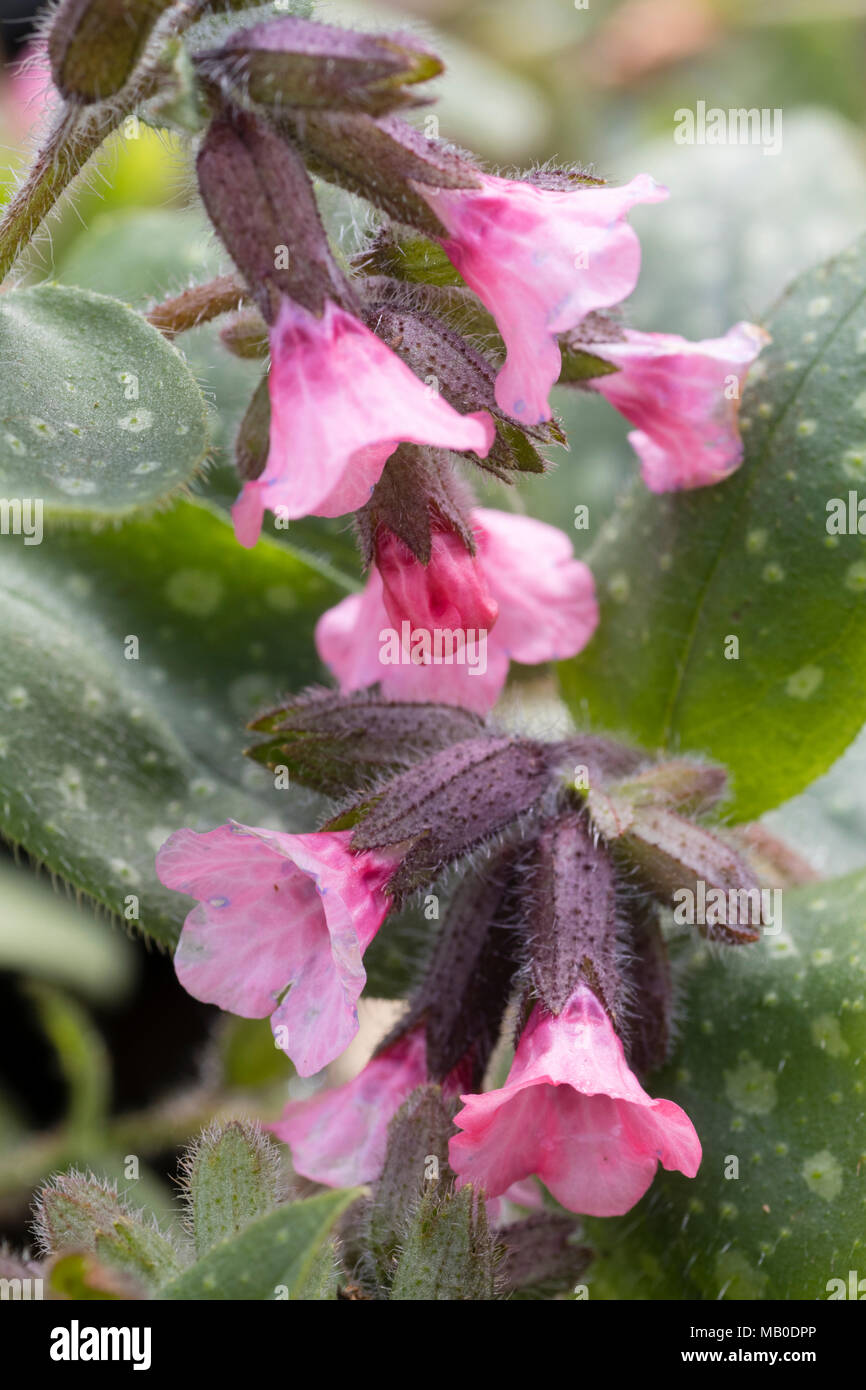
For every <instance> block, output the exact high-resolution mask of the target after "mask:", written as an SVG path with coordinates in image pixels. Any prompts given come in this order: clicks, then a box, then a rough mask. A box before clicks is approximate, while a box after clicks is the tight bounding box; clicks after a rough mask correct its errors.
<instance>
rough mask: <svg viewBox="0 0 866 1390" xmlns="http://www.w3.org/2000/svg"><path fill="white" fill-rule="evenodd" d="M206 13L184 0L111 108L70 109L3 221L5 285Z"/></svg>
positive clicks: (1, 273)
mask: <svg viewBox="0 0 866 1390" xmlns="http://www.w3.org/2000/svg"><path fill="white" fill-rule="evenodd" d="M205 8H206V0H185V3H183V4H179V5H177V6H175V8H174V9H172V10H169V12H168V14H167V15H166V16H165V17H164V19H163V21H162V23H160V24H159V25H157V27H156V29H155V30H154V37H153V40H152V41H151V45H150V48H149V53H150V56H149V57H147V58H145V60H144V61H143V62H142V64H141V66H140V67H139V68H138V70H137V71H136V72H135V73H134V74H133V76H132V77H131V78H130V80H129V82H127V84H126V86H125V87H124V88H123V90H122V91H120V92H118V93H117V95H116V96H115V97H113V98H112V100H111V101H110V102H109V101H106V102H97V103H94V104H93V105H90V106H83V107H76V106H73V105H70V106H66V107H64V108H63V110H62V111H61V112H60V113H59V115H58V117H57V120H56V121H55V124H54V126H53V128H52V130H51V131H50V132H49V134H48V136H47V138H46V141H45V144H44V145H43V147H42V149H40V151H39V152H38V154H37V156H36V159H35V160H34V162H33V165H32V167H31V168H30V170H29V172H28V173H27V175H26V176H25V178H24V181H23V183H22V184H21V185H20V187H19V188H18V190H17V191H16V192H15V193H14V194H13V196H12V199H11V200H10V202H9V204H8V206H7V208H6V212H5V214H4V216H3V218H2V221H0V282H2V281H3V280H4V279H5V277H6V276H7V274H8V273H9V271H10V270H11V269H12V266H13V265H14V264H15V261H16V260H17V259H18V256H19V255H20V254H21V252H22V251H23V250H24V248H25V247H26V246H27V245H29V243H30V242H31V241H32V239H33V236H34V234H35V232H36V231H37V230H38V228H39V227H40V225H41V224H42V223H43V222H44V221H45V218H46V217H47V216H48V214H49V213H50V212H51V210H52V208H53V207H55V205H56V204H57V201H58V199H59V198H60V196H61V195H62V194H63V193H64V192H65V190H66V189H67V188H68V187H69V185H70V184H71V183H72V180H73V179H74V178H76V177H77V175H78V174H80V173H81V170H82V169H83V168H84V166H85V164H87V162H88V160H89V159H90V158H91V157H92V156H93V155H94V154H95V153H96V151H97V150H98V149H99V147H100V145H101V144H102V142H103V140H105V139H106V137H107V136H108V135H110V134H111V133H112V131H114V130H116V129H117V127H118V126H119V125H120V124H121V123H122V122H123V121H124V120H125V118H126V117H127V116H128V115H129V114H130V113H131V112H133V111H134V110H135V109H136V108H137V107H139V106H140V105H141V104H142V102H145V101H148V100H149V99H150V98H151V97H153V96H155V95H156V93H157V92H158V91H159V89H160V87H161V86H162V84H163V82H164V81H165V79H166V76H167V75H168V72H169V68H167V67H166V65H165V62H164V52H165V46H166V44H168V43H169V42H170V41H171V40H172V39H175V38H177V37H178V35H180V34H181V33H183V31H184V30H185V29H188V28H189V26H190V25H191V24H194V23H195V21H196V20H197V19H200V18H201V16H202V14H203V13H204V11H205Z"/></svg>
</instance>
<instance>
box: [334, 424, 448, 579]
mask: <svg viewBox="0 0 866 1390" xmlns="http://www.w3.org/2000/svg"><path fill="white" fill-rule="evenodd" d="M472 502H473V499H472V494H471V493H470V491H469V489H468V488H467V487H465V486H464V485H463V483H462V481H461V479H460V478H459V477H458V476H457V473H456V472H455V470H454V468H453V467H452V464H451V461H450V458H449V456H448V454H447V453H446V451H445V450H444V449H431V448H425V447H423V446H421V445H416V444H401V445H400V446H399V448H398V449H396V450H395V452H394V453H393V454H392V455H391V457H390V458H389V459H388V462H387V463H386V464H385V467H384V469H383V470H382V476H381V477H380V479H379V481H378V483H377V484H376V486H375V488H374V489H373V494H372V496H371V498H370V501H369V502H368V503H367V505H366V506H365V507H362V508H361V510H360V511H359V512H358V513H357V514H356V517H355V524H356V530H357V536H358V542H359V545H360V547H361V555H362V557H363V561H364V566H365V568H369V567H370V566H371V565H372V564H373V562H374V560H376V558H377V549H378V546H377V537H379V536H380V535H382V533H383V532H388V533H390V534H391V535H392V536H397V537H399V539H400V541H402V543H403V545H404V546H406V547H407V548H408V550H409V551H410V552H411V554H412V555H413V556H414V557H415V559H416V560H418V561H420V563H421V564H422V565H429V564H430V559H431V556H432V553H433V528H434V526H436V527H438V528H439V529H445V530H448V531H452V532H454V534H455V535H456V536H459V537H460V538H461V539H462V541H463V544H464V546H465V548H466V549H467V550H468V551H469V552H470V553H471V554H474V553H475V539H474V534H473V530H472V522H471V519H470V511H471V508H472Z"/></svg>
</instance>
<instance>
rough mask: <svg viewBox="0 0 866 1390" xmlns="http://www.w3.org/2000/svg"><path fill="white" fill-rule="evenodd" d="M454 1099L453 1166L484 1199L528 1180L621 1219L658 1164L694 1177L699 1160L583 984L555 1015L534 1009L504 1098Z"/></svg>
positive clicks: (684, 1129) (691, 1136)
mask: <svg viewBox="0 0 866 1390" xmlns="http://www.w3.org/2000/svg"><path fill="white" fill-rule="evenodd" d="M461 1099H462V1100H463V1101H464V1102H465V1105H464V1108H463V1109H462V1110H461V1111H459V1112H458V1114H457V1116H456V1118H455V1124H456V1125H457V1126H458V1128H459V1129H461V1130H462V1131H463V1132H462V1133H461V1134H458V1135H456V1136H455V1137H454V1138H453V1139H452V1140H451V1144H450V1147H449V1158H450V1162H451V1166H452V1168H453V1169H454V1171H455V1172H456V1173H457V1174H458V1176H459V1178H460V1179H461V1181H462V1182H472V1183H475V1184H476V1185H477V1186H478V1187H479V1188H482V1189H483V1190H484V1192H485V1194H486V1195H487V1196H488V1197H495V1196H497V1195H498V1194H499V1193H502V1192H505V1191H506V1190H507V1189H508V1188H509V1187H510V1186H511V1185H512V1184H513V1183H515V1182H518V1181H519V1180H520V1179H521V1178H525V1177H527V1176H528V1175H529V1174H531V1173H535V1174H537V1176H538V1177H539V1178H540V1179H541V1181H542V1182H543V1183H545V1184H546V1186H547V1187H548V1188H549V1189H550V1191H551V1192H552V1193H553V1195H554V1197H556V1199H557V1201H559V1202H561V1203H562V1205H563V1206H565V1207H568V1208H569V1210H571V1211H574V1212H580V1213H582V1214H584V1215H586V1216H621V1215H623V1213H624V1212H627V1211H628V1210H629V1209H630V1208H631V1207H633V1206H634V1204H635V1202H638V1201H639V1200H640V1198H641V1197H642V1196H643V1195H644V1193H645V1192H646V1191H647V1189H648V1187H649V1186H650V1183H651V1182H652V1180H653V1178H654V1176H655V1173H656V1169H657V1167H658V1164H659V1163H661V1164H662V1165H663V1166H664V1167H665V1168H668V1169H673V1168H678V1169H679V1170H680V1171H681V1172H683V1173H685V1174H686V1176H687V1177H690V1178H692V1177H694V1175H695V1173H696V1172H697V1170H698V1166H699V1164H700V1161H701V1146H700V1141H699V1140H698V1136H697V1134H696V1133H695V1129H694V1126H693V1124H692V1122H691V1120H690V1119H689V1118H688V1116H687V1115H686V1114H685V1112H684V1111H683V1110H681V1109H680V1107H679V1106H678V1105H675V1104H674V1103H673V1102H672V1101H669V1100H652V1099H651V1098H650V1096H648V1095H647V1093H646V1091H644V1090H643V1088H642V1087H641V1086H640V1084H639V1082H638V1081H637V1078H636V1077H635V1076H634V1074H633V1073H632V1072H631V1071H630V1070H629V1068H628V1065H627V1063H626V1060H625V1054H624V1052H623V1047H622V1043H621V1042H620V1040H619V1038H618V1037H617V1035H616V1033H615V1032H614V1029H613V1026H612V1024H611V1022H610V1019H609V1018H608V1016H607V1013H606V1011H605V1009H604V1008H603V1006H602V1005H601V1003H600V1002H599V1000H598V999H597V998H596V996H595V994H594V993H593V992H592V990H591V989H590V988H589V987H588V986H587V985H586V984H584V983H581V984H579V985H578V987H577V989H576V990H575V992H574V994H573V995H572V996H571V998H570V999H569V1001H568V1003H567V1004H566V1006H565V1008H564V1009H563V1010H562V1012H561V1013H560V1014H551V1013H549V1012H548V1011H547V1010H546V1009H545V1008H544V1006H543V1005H542V1004H540V1003H539V1004H536V1006H535V1008H534V1009H533V1012H532V1015H531V1017H530V1019H529V1022H528V1024H527V1025H526V1028H525V1029H524V1031H523V1033H522V1035H521V1038H520V1042H519V1044H518V1047H517V1052H516V1054H515V1058H514V1062H513V1063H512V1066H511V1070H510V1072H509V1074H508V1077H507V1079H506V1082H505V1085H504V1086H503V1087H502V1088H501V1089H499V1090H496V1091H487V1092H485V1093H484V1094H483V1095H466V1096H462V1097H461Z"/></svg>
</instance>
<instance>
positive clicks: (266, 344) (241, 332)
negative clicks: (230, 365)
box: [220, 309, 270, 358]
mask: <svg viewBox="0 0 866 1390" xmlns="http://www.w3.org/2000/svg"><path fill="white" fill-rule="evenodd" d="M220 341H221V342H222V345H223V347H224V348H226V349H227V351H228V352H231V353H233V355H234V356H235V357H243V358H263V357H267V356H268V354H269V352H270V341H269V339H268V325H267V324H266V323H265V321H264V319H263V318H262V316H261V314H260V313H259V312H258V310H257V309H242V310H241V312H240V313H239V314H235V315H233V317H232V318H230V319H229V320H228V322H227V323H225V324H223V326H222V328H221V329H220Z"/></svg>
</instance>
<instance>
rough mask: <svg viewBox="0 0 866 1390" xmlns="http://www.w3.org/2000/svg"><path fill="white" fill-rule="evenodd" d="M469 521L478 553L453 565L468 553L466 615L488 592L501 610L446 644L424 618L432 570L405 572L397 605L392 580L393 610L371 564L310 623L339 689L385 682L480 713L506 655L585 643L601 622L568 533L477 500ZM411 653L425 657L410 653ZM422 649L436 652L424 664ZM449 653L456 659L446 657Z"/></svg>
mask: <svg viewBox="0 0 866 1390" xmlns="http://www.w3.org/2000/svg"><path fill="white" fill-rule="evenodd" d="M472 521H473V529H474V531H475V540H476V545H477V554H476V558H475V560H474V562H473V561H472V560H471V559H470V557H469V556H468V555H466V553H465V552H464V555H465V561H464V560H460V561H459V564H460V566H461V567H465V566H466V561H468V567H467V568H469V567H472V568H473V577H472V580H471V583H469V582H468V580H467V582H466V585H465V586H464V589H465V588H466V587H468V589H469V592H470V593H471V596H472V597H471V601H470V606H469V610H468V611H469V612H470V615H471V616H473V617H478V616H479V615H480V614H482V613H483V612H484V609H485V606H486V605H487V604H488V599H487V595H488V594H489V596H490V599H489V602H490V603H492V604H495V605H496V607H497V608H498V615H497V617H496V622H495V625H494V626H493V627H492V629H489V630H488V631H486V632H484V630H483V629H482V630H481V632H480V633H479V631H478V629H477V628H476V629H475V631H472V630H470V629H469V628H467V629H466V630H465V632H464V634H463V638H462V640H457V641H454V643H453V647H452V646H451V645H449V638H453V634H454V629H453V628H445V627H442V628H440V627H438V626H436V625H434V627H433V628H432V629H431V628H429V627H427V626H425V624H429V623H430V621H431V618H432V617H435V616H436V611H435V602H434V600H433V599H432V598H431V593H432V592H434V591H438V587H439V586H438V583H437V582H436V575H435V572H434V576H433V580H430V579H427V580H426V581H425V578H424V574H423V567H422V566H420V565H419V566H418V569H419V571H420V573H419V575H418V578H417V580H413V581H411V582H410V581H409V580H408V579H407V578H406V577H403V578H402V579H401V584H400V596H401V597H400V602H399V604H398V603H397V602H395V599H394V596H393V588H394V585H393V583H392V593H391V596H390V609H389V608H388V606H387V604H388V601H389V600H388V599H386V596H385V591H384V586H383V582H382V576H381V575H380V573H379V571H378V569H376V568H374V569H373V570H372V572H371V574H370V578H369V580H368V581H367V586H366V588H365V590H364V592H363V593H362V594H351V595H350V596H349V597H348V598H345V599H343V601H342V602H341V603H338V604H337V606H336V608H331V609H329V610H328V612H326V613H324V614H323V615H322V617H321V618H320V619H319V622H318V624H317V626H316V646H317V648H318V651H319V655H320V656H321V658H322V660H323V661H324V662H326V663H327V665H328V666H330V668H331V670H332V671H333V672H334V675H335V676H336V677H337V680H338V681H339V683H340V688H341V689H342V690H346V691H348V690H360V689H362V688H363V687H365V686H368V685H374V684H375V683H376V682H381V684H382V689H383V691H384V693H385V695H387V696H388V697H390V698H393V699H403V700H436V701H439V702H441V703H443V704H451V705H462V706H463V707H464V708H466V709H473V710H477V711H478V712H480V713H484V712H486V711H487V710H489V709H491V708H492V706H493V705H494V704H495V703H496V700H497V699H498V697H499V694H500V692H501V690H502V688H503V686H504V684H505V678H506V676H507V674H508V663H509V662H510V661H521V662H525V663H527V664H528V665H537V664H538V663H539V662H542V661H562V660H564V659H565V658H566V657H570V656H574V655H575V654H576V653H577V652H579V651H580V650H581V649H582V648H583V647H585V646H586V643H587V642H588V641H589V639H590V637H591V636H592V634H593V632H594V631H595V628H596V625H597V623H598V605H597V603H596V599H595V586H594V584H593V579H592V574H591V573H590V571H589V569H588V568H587V566H586V565H585V564H583V563H582V562H581V561H580V560H576V559H575V558H574V554H573V552H572V549H571V544H570V542H569V540H568V538H567V536H565V535H564V534H563V532H562V531H560V530H559V529H558V528H557V527H555V526H548V525H546V524H545V523H544V522H542V521H535V520H533V519H532V518H531V517H526V516H512V515H510V514H509V513H507V512H497V511H489V510H487V509H486V508H483V507H480V508H477V509H476V510H475V511H474V512H473V513H472ZM440 562H441V563H446V569H447V566H450V565H451V564H452V562H453V556H452V555H451V552H450V549H449V550H448V552H447V555H446V556H445V558H444V561H443V553H442V551H441V550H439V551H437V552H436V556H435V558H434V561H433V562H432V563H433V564H435V565H438V564H439V563H440ZM416 563H417V562H416ZM482 577H483V578H482ZM389 578H390V576H389ZM416 603H417V609H416V607H415V605H416ZM462 611H463V601H460V603H459V604H458V605H457V606H456V607H455V612H454V614H452V612H451V611H448V610H446V613H444V614H443V621H444V617H445V616H446V615H447V617H448V620H449V621H451V620H452V617H453V616H455V615H456V616H457V617H460V615H461V612H462ZM404 612H405V613H406V614H407V615H408V617H407V618H405V619H403V623H405V622H408V623H409V627H410V631H409V632H408V634H407V633H406V632H405V631H403V630H401V628H402V626H403V624H402V623H401V626H400V627H395V624H396V623H397V620H398V619H401V618H403V614H404ZM463 616H465V613H464V614H463ZM458 631H459V629H458ZM425 634H426V638H425ZM406 636H408V642H407V641H404V637H406ZM437 641H438V642H439V647H440V660H439V661H437V660H436V642H437ZM407 646H408V650H407ZM461 647H462V660H461ZM413 653H414V655H415V657H416V658H417V657H420V658H422V659H421V660H412V659H410V658H411V657H412V655H413ZM425 653H426V654H428V655H431V656H432V659H431V660H428V661H426V662H425V661H424V660H423V657H424V655H425ZM449 653H450V654H451V655H452V656H455V657H456V659H453V660H451V661H449V660H448V659H447V658H448V656H449Z"/></svg>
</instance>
